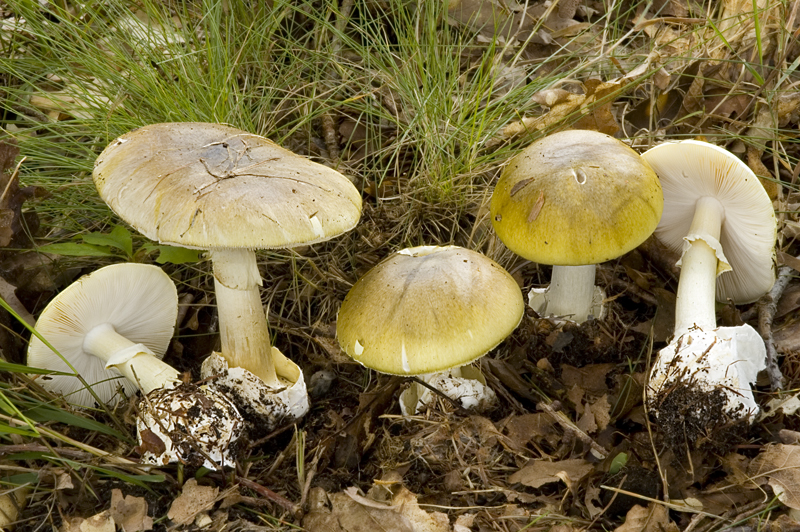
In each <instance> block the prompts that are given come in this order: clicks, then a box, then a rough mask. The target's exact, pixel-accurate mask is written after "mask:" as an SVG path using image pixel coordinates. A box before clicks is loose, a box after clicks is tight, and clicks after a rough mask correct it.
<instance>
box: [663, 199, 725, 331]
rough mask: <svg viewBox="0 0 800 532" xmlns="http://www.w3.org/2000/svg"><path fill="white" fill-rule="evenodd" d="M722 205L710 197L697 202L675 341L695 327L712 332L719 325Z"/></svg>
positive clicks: (683, 260) (684, 264)
mask: <svg viewBox="0 0 800 532" xmlns="http://www.w3.org/2000/svg"><path fill="white" fill-rule="evenodd" d="M724 218H725V209H724V208H723V206H722V204H720V202H719V201H718V200H717V199H715V198H712V197H710V196H706V197H702V198H700V199H699V200H697V204H696V206H695V211H694V218H693V219H692V225H691V227H690V228H689V234H688V235H687V236H686V237H685V238H684V240H685V241H686V242H687V243H688V248H687V247H686V246H687V244H684V249H685V251H684V253H683V256H682V257H681V275H680V279H679V280H678V293H677V299H676V302H675V338H677V337H679V336H681V335H682V334H684V333H686V332H687V331H689V330H690V329H691V328H693V327H698V328H700V329H702V330H704V331H710V330H712V329H715V328H716V326H717V317H716V310H715V290H716V279H717V273H718V261H719V259H718V257H717V251H716V249H715V248H719V249H721V246H720V244H719V235H720V229H721V228H722V222H723V220H724Z"/></svg>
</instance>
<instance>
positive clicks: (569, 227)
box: [491, 130, 663, 266]
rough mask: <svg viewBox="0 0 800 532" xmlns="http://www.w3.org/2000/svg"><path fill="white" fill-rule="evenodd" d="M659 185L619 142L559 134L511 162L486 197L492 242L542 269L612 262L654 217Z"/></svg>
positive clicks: (590, 134) (640, 238) (643, 235)
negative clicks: (494, 234)
mask: <svg viewBox="0 0 800 532" xmlns="http://www.w3.org/2000/svg"><path fill="white" fill-rule="evenodd" d="M662 207H663V198H662V195H661V185H660V184H659V182H658V178H657V177H656V175H655V173H654V172H653V170H652V169H651V168H650V166H649V165H648V164H647V163H646V162H644V161H643V160H642V158H641V157H640V156H639V154H637V153H636V152H635V151H633V150H632V149H631V148H629V147H628V146H627V145H625V144H624V143H622V142H621V141H619V140H617V139H615V138H613V137H610V136H608V135H605V134H603V133H598V132H596V131H584V130H571V131H562V132H559V133H555V134H553V135H549V136H547V137H544V138H542V139H540V140H538V141H536V142H534V143H533V144H531V145H530V146H528V147H527V148H525V150H523V151H522V152H521V153H520V154H519V155H517V156H516V157H514V158H513V159H512V160H511V162H510V163H509V164H508V166H507V167H506V169H505V170H504V171H503V174H502V176H501V177H500V180H499V181H498V183H497V186H496V187H495V190H494V193H493V194H492V204H491V216H492V223H493V224H494V229H495V231H496V232H497V235H498V236H499V237H500V240H502V241H503V243H504V244H505V245H506V246H507V247H508V248H509V249H510V250H511V251H513V252H514V253H516V254H517V255H520V256H521V257H525V258H526V259H529V260H532V261H534V262H539V263H542V264H552V265H558V266H579V265H585V264H598V263H601V262H605V261H607V260H611V259H613V258H616V257H619V256H620V255H623V254H625V253H627V252H628V251H630V250H632V249H634V248H635V247H636V246H638V245H639V244H641V243H642V242H644V241H645V240H646V239H647V237H648V236H650V234H651V233H652V232H653V229H654V228H655V227H656V224H658V220H659V218H660V217H661V210H662Z"/></svg>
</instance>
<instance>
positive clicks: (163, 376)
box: [83, 323, 179, 395]
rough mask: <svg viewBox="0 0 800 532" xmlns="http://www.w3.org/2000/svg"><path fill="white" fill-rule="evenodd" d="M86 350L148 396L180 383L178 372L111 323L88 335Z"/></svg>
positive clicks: (97, 328) (85, 342)
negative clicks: (168, 385) (129, 338)
mask: <svg viewBox="0 0 800 532" xmlns="http://www.w3.org/2000/svg"><path fill="white" fill-rule="evenodd" d="M83 350H84V351H86V352H87V353H89V354H90V355H92V356H96V357H97V358H99V359H100V360H102V361H103V362H105V363H106V367H109V366H113V367H114V368H115V369H116V370H117V371H119V372H120V373H121V374H122V375H124V376H125V378H127V379H128V380H129V381H131V382H132V383H134V384H136V385H137V386H138V387H139V389H140V390H142V392H143V393H144V394H145V395H146V394H148V393H150V392H151V391H153V390H155V389H157V388H163V387H164V385H166V384H168V383H170V382H178V381H179V379H178V372H177V370H175V368H173V367H172V366H170V365H169V364H167V363H166V362H163V361H162V360H161V359H159V358H158V357H156V355H155V354H154V353H153V352H152V351H150V349H148V348H147V347H146V346H145V345H144V344H137V343H134V342H132V341H130V340H128V339H127V338H125V337H124V336H122V335H120V334H119V333H117V331H116V330H114V327H113V326H112V325H111V324H110V323H103V324H101V325H98V326H97V327H95V328H94V329H92V330H91V331H89V332H88V334H87V335H86V337H85V338H84V340H83Z"/></svg>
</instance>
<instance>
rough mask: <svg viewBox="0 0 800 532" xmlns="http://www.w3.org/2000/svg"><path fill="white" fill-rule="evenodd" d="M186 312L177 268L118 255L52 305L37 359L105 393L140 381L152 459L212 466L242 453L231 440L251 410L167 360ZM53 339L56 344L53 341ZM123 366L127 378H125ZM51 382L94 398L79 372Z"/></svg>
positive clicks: (69, 393) (31, 352) (112, 395)
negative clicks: (182, 374)
mask: <svg viewBox="0 0 800 532" xmlns="http://www.w3.org/2000/svg"><path fill="white" fill-rule="evenodd" d="M177 315H178V294H177V291H176V289H175V285H174V284H173V282H172V280H170V278H169V276H167V274H165V273H164V272H163V271H162V270H161V269H160V268H158V267H156V266H152V265H146V264H114V265H111V266H106V267H104V268H100V269H99V270H97V271H95V272H93V273H91V274H89V275H86V276H84V277H82V278H81V279H79V280H78V281H76V282H74V283H73V284H71V285H70V286H68V287H67V288H66V289H65V290H63V291H62V292H61V293H59V294H58V295H57V296H56V297H55V298H54V299H53V300H52V301H50V303H49V304H48V305H47V307H46V308H45V309H44V310H43V311H42V313H41V315H40V316H39V319H38V320H37V321H36V331H37V332H38V333H39V335H40V336H41V337H42V338H44V339H45V340H46V342H47V343H45V342H43V341H42V340H41V339H40V338H39V336H37V335H34V336H33V337H32V338H31V341H30V344H29V346H28V365H29V366H31V367H39V368H45V369H50V370H54V371H59V372H64V373H73V372H74V373H77V374H79V375H81V376H82V377H83V381H84V382H86V384H87V385H89V386H91V388H92V390H93V391H94V392H95V394H96V395H97V398H98V399H99V400H100V401H103V402H106V403H112V402H114V401H116V400H117V399H118V396H117V389H119V388H121V389H122V390H123V391H124V392H125V393H126V394H128V393H131V392H132V391H133V390H134V389H137V388H138V389H139V390H141V391H142V393H143V394H144V395H145V397H144V399H143V400H142V402H141V404H140V416H139V418H138V419H137V428H138V435H139V442H140V444H142V448H143V451H144V453H143V460H144V461H145V462H148V463H153V464H159V465H164V464H167V463H169V462H176V461H180V462H188V463H190V464H193V465H205V466H206V467H209V468H211V467H221V466H222V465H225V464H228V465H230V464H231V463H233V459H232V457H231V454H230V448H229V444H230V443H231V442H233V441H235V440H236V439H237V438H238V437H239V433H240V429H241V427H242V420H241V417H240V416H239V413H238V412H237V411H236V408H235V407H234V406H233V404H232V403H231V402H230V401H229V400H228V399H226V398H225V397H224V396H223V395H222V394H221V393H220V392H218V391H215V390H213V389H210V388H208V387H206V386H195V385H191V384H183V383H182V382H181V381H180V379H179V378H178V372H177V371H176V370H175V369H174V368H172V367H171V366H170V365H168V364H166V363H165V362H163V361H162V360H161V358H160V357H161V356H163V354H164V352H165V351H166V349H167V347H168V346H169V341H170V339H171V338H172V335H173V332H174V327H175V320H176V318H177ZM50 346H52V347H53V348H54V349H55V351H54V350H53V349H51V347H50ZM120 375H123V376H124V377H125V378H124V379H120V378H119V376H120ZM39 382H40V383H41V385H42V387H44V388H45V389H47V390H49V391H51V392H53V393H61V394H63V395H64V396H66V397H67V399H68V400H70V401H71V402H73V403H75V404H78V405H80V406H85V407H90V406H93V405H94V404H95V400H94V396H93V395H92V393H91V392H89V391H88V390H86V389H85V388H84V385H83V383H82V382H81V381H80V380H79V379H78V378H77V377H76V376H72V375H45V376H42V377H40V378H39Z"/></svg>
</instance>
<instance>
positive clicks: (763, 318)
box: [758, 266, 794, 392]
mask: <svg viewBox="0 0 800 532" xmlns="http://www.w3.org/2000/svg"><path fill="white" fill-rule="evenodd" d="M793 271H794V270H793V269H792V268H789V267H788V266H782V267H781V268H780V269H779V270H778V278H777V280H776V281H775V284H774V285H772V289H771V290H770V291H769V293H767V294H766V295H764V296H763V297H762V298H761V299H759V300H758V332H759V333H761V337H762V338H763V339H764V344H765V345H766V348H767V374H768V375H769V384H770V388H771V389H772V391H773V392H777V391H779V390H782V389H783V375H782V374H781V368H780V367H779V366H778V351H777V350H776V349H775V337H774V336H773V334H772V320H773V319H774V318H775V312H776V311H777V309H778V301H780V299H781V296H783V292H784V290H786V287H787V286H788V285H789V281H790V280H791V278H792V272H793Z"/></svg>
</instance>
